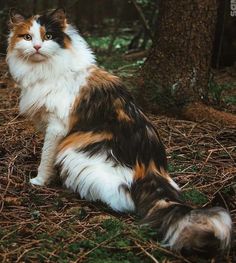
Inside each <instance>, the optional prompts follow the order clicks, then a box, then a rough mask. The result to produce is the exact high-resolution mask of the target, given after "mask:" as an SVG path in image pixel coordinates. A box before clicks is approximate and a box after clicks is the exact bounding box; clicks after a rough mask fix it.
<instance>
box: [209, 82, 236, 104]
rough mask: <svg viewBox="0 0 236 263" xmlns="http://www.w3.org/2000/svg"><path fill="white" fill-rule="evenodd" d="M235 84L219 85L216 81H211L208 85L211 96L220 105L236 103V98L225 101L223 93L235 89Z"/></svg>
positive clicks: (232, 97) (228, 97)
mask: <svg viewBox="0 0 236 263" xmlns="http://www.w3.org/2000/svg"><path fill="white" fill-rule="evenodd" d="M235 84H236V83H224V84H218V83H216V82H215V81H214V80H211V81H210V82H209V85H208V88H209V95H210V97H211V98H212V99H213V101H214V102H215V103H217V104H220V103H222V102H226V103H230V104H235V103H236V97H235V96H227V97H226V98H225V99H223V92H225V91H227V90H231V89H233V87H234V86H235Z"/></svg>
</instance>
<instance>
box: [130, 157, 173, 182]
mask: <svg viewBox="0 0 236 263" xmlns="http://www.w3.org/2000/svg"><path fill="white" fill-rule="evenodd" d="M134 171H135V172H134V179H135V180H137V179H143V178H144V177H145V176H146V175H147V174H148V173H153V174H156V175H159V176H161V177H163V178H165V179H166V180H167V181H170V180H171V178H170V176H169V174H168V172H167V171H166V170H165V169H164V168H163V167H159V168H157V166H156V164H155V162H154V161H153V160H151V161H150V162H149V164H148V166H147V167H146V166H145V165H144V164H143V163H139V162H137V163H136V165H135V167H134Z"/></svg>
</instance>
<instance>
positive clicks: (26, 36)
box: [23, 34, 32, 41]
mask: <svg viewBox="0 0 236 263" xmlns="http://www.w3.org/2000/svg"><path fill="white" fill-rule="evenodd" d="M23 38H24V40H27V41H30V40H32V37H31V35H30V34H25V35H24V36H23Z"/></svg>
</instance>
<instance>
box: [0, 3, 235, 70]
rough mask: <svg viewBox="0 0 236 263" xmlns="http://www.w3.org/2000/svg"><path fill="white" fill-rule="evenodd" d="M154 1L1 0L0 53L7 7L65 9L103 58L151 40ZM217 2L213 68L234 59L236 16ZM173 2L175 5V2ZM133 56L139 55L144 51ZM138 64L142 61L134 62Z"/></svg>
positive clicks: (28, 11) (154, 23)
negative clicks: (103, 55) (102, 54)
mask: <svg viewBox="0 0 236 263" xmlns="http://www.w3.org/2000/svg"><path fill="white" fill-rule="evenodd" d="M158 2H159V1H158V0H135V1H131V0H86V1H84V0H68V1H63V0H52V1H48V0H21V1H19V0H18V1H17V0H8V1H3V0H1V1H0V43H1V45H0V52H1V53H2V54H5V52H6V41H5V40H6V37H7V33H8V29H7V21H8V12H9V9H10V8H11V7H15V8H17V9H19V10H21V11H22V12H23V13H24V14H26V15H30V14H35V13H40V12H42V11H44V10H46V9H51V8H57V7H59V6H60V7H61V6H63V7H64V8H65V9H66V11H67V13H68V17H69V19H70V20H71V21H72V22H73V23H74V24H75V25H76V26H77V27H78V28H79V30H80V32H81V34H82V35H83V36H84V37H85V38H86V39H87V41H88V42H89V43H90V45H91V46H92V48H93V49H94V50H95V51H96V52H100V53H106V58H107V55H108V56H110V55H111V54H113V55H114V52H115V53H119V54H122V55H124V54H126V53H132V52H137V51H143V50H147V49H148V48H149V47H150V46H151V43H152V39H151V37H150V36H151V34H153V35H154V33H155V31H156V30H155V28H156V27H158V25H157V18H158ZM218 2H219V3H218V17H217V28H216V38H215V44H214V50H213V57H212V66H213V67H214V68H222V67H225V66H232V65H233V64H234V62H235V60H236V19H235V17H233V16H231V15H230V5H229V3H230V1H229V0H219V1H218ZM173 3H174V2H173ZM174 4H175V5H178V2H176V3H174ZM180 19H181V17H180ZM157 30H158V29H157ZM136 55H137V56H136V57H138V58H142V57H144V56H145V55H146V53H145V52H143V53H141V54H136ZM134 57H135V56H134ZM136 57H135V58H136ZM107 63H110V62H109V61H108V62H107ZM140 63H142V61H139V62H138V64H140ZM111 66H112V65H111Z"/></svg>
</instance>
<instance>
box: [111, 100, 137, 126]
mask: <svg viewBox="0 0 236 263" xmlns="http://www.w3.org/2000/svg"><path fill="white" fill-rule="evenodd" d="M114 106H115V109H116V113H117V118H118V120H119V121H126V122H132V121H133V120H132V119H131V118H130V117H129V116H128V114H126V113H125V111H124V103H122V101H121V99H116V100H115V102H114Z"/></svg>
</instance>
